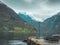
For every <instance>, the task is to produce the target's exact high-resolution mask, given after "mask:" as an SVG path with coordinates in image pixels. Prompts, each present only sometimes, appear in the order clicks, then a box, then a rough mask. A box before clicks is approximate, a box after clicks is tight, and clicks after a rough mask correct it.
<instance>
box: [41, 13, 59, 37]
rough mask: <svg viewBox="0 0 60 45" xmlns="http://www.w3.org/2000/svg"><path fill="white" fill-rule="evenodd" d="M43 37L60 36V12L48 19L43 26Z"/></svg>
mask: <svg viewBox="0 0 60 45" xmlns="http://www.w3.org/2000/svg"><path fill="white" fill-rule="evenodd" d="M41 30H42V33H43V35H45V36H46V35H52V34H60V12H59V13H57V14H56V15H54V16H52V17H50V18H48V19H46V20H45V21H44V22H43V23H42V24H41Z"/></svg>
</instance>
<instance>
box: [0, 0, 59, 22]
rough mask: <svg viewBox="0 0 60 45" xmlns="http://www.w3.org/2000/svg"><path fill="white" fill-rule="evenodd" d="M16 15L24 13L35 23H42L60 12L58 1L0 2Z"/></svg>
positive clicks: (16, 0) (27, 0) (12, 0)
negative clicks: (35, 21)
mask: <svg viewBox="0 0 60 45" xmlns="http://www.w3.org/2000/svg"><path fill="white" fill-rule="evenodd" d="M0 1H2V2H4V3H5V4H6V5H8V6H9V7H10V8H12V9H13V10H14V11H15V12H16V13H19V12H21V13H26V14H28V15H29V16H31V17H32V18H33V19H35V20H37V21H43V20H45V19H46V18H49V17H51V16H53V15H54V14H56V13H57V12H59V11H60V0H0Z"/></svg>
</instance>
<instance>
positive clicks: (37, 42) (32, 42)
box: [27, 37, 42, 45]
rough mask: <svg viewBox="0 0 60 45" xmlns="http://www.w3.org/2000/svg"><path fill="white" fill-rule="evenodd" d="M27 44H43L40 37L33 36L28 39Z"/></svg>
mask: <svg viewBox="0 0 60 45" xmlns="http://www.w3.org/2000/svg"><path fill="white" fill-rule="evenodd" d="M27 44H28V45H42V44H41V43H40V41H39V40H38V39H35V38H32V37H29V38H28V39H27Z"/></svg>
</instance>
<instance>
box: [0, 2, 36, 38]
mask: <svg viewBox="0 0 60 45" xmlns="http://www.w3.org/2000/svg"><path fill="white" fill-rule="evenodd" d="M20 30H21V31H22V30H23V31H22V32H23V34H24V33H27V32H28V31H30V32H34V30H35V28H34V27H33V26H31V25H30V24H28V23H26V22H25V21H24V20H23V19H21V18H20V17H19V16H18V15H17V14H16V13H15V12H14V11H13V10H12V9H11V8H9V7H8V6H7V5H5V4H4V3H2V2H0V35H1V34H2V36H4V38H5V37H6V38H7V37H11V36H12V37H14V34H19V35H18V36H17V35H15V36H16V37H19V36H20V33H21V31H20ZM26 30H27V32H26ZM14 31H15V32H19V33H14ZM9 32H11V33H9ZM30 32H29V33H28V34H27V35H30V34H31V35H32V33H30ZM24 35H26V34H24ZM33 35H34V34H33ZM2 36H0V38H2ZM21 37H27V36H23V35H22V36H20V37H19V39H20V38H21ZM24 39H25V38H24Z"/></svg>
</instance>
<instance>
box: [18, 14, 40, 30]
mask: <svg viewBox="0 0 60 45" xmlns="http://www.w3.org/2000/svg"><path fill="white" fill-rule="evenodd" d="M18 15H19V16H20V18H22V19H23V20H25V21H26V22H27V23H29V24H31V25H32V26H34V27H35V28H36V29H38V26H39V22H38V21H35V20H33V19H32V18H31V17H29V16H28V15H25V14H21V13H19V14H18Z"/></svg>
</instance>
